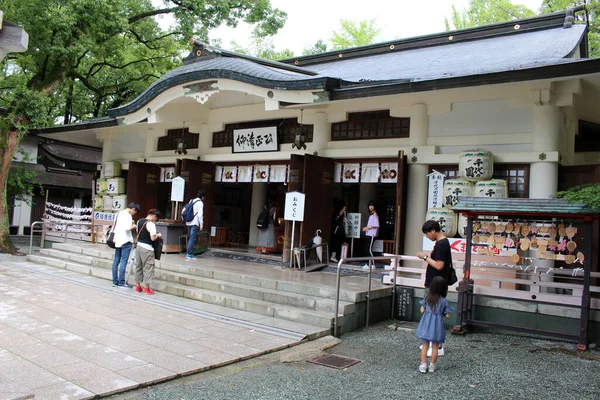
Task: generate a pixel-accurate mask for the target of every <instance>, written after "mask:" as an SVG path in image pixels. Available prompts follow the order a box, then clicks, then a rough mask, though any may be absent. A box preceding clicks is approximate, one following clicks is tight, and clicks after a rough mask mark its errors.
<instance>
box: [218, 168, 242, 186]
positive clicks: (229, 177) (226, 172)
mask: <svg viewBox="0 0 600 400" xmlns="http://www.w3.org/2000/svg"><path fill="white" fill-rule="evenodd" d="M237 169H238V167H237V166H227V167H223V177H222V178H221V182H237Z"/></svg>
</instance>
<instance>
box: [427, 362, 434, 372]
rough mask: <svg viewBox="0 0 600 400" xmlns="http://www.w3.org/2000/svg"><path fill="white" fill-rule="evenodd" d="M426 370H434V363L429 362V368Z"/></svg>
mask: <svg viewBox="0 0 600 400" xmlns="http://www.w3.org/2000/svg"><path fill="white" fill-rule="evenodd" d="M427 371H428V372H435V364H432V363H429V369H428V370H427Z"/></svg>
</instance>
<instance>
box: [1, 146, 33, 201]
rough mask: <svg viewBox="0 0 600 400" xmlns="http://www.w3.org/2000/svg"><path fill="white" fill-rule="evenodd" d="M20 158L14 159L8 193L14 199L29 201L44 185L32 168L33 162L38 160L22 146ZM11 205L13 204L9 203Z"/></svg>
mask: <svg viewBox="0 0 600 400" xmlns="http://www.w3.org/2000/svg"><path fill="white" fill-rule="evenodd" d="M17 153H18V154H19V157H18V158H19V159H18V160H17V158H16V157H15V158H14V159H13V162H12V165H13V168H14V170H13V173H11V174H10V175H9V176H8V182H7V185H6V186H7V188H6V195H7V198H9V199H12V200H21V201H25V202H27V203H29V201H30V197H29V196H33V195H34V194H35V192H36V190H37V191H41V190H42V185H41V183H40V182H39V180H38V179H37V178H38V175H37V173H36V172H35V170H33V169H31V168H30V165H31V163H35V162H36V160H35V159H32V158H31V157H30V155H29V153H27V152H26V151H25V150H23V149H22V148H19V149H17ZM8 206H9V207H11V205H10V204H9V205H8Z"/></svg>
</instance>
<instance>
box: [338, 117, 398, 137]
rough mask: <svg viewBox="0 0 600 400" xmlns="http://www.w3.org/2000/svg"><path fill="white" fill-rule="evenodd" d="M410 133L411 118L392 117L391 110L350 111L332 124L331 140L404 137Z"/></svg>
mask: <svg viewBox="0 0 600 400" xmlns="http://www.w3.org/2000/svg"><path fill="white" fill-rule="evenodd" d="M409 134H410V118H398V117H391V116H390V111H389V110H382V111H369V112H358V113H349V114H348V119H347V120H346V121H344V122H336V123H334V124H331V140H362V139H387V138H403V137H408V136H409Z"/></svg>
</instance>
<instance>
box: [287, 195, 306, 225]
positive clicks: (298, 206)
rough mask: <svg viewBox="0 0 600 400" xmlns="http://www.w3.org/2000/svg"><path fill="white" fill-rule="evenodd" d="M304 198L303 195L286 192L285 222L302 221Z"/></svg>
mask: <svg viewBox="0 0 600 400" xmlns="http://www.w3.org/2000/svg"><path fill="white" fill-rule="evenodd" d="M304 198H305V194H304V193H300V192H288V193H286V194H285V214H284V219H285V220H286V221H304Z"/></svg>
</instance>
